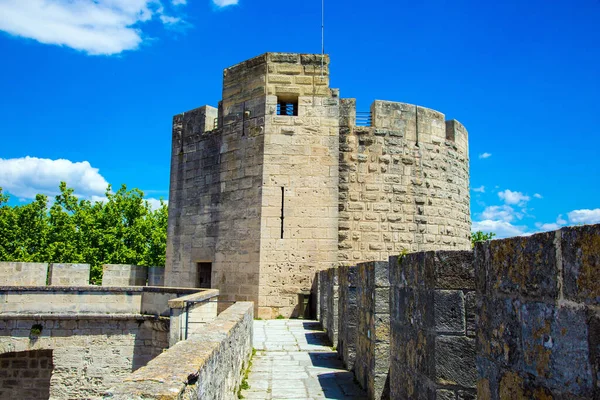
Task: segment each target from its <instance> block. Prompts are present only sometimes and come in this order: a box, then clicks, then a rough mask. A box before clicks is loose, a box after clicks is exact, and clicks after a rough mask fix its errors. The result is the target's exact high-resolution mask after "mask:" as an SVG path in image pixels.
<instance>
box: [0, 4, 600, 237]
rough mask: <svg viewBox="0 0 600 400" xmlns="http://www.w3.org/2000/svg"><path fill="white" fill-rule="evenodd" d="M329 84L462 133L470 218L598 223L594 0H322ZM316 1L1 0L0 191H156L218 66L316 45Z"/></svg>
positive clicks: (502, 225)
mask: <svg viewBox="0 0 600 400" xmlns="http://www.w3.org/2000/svg"><path fill="white" fill-rule="evenodd" d="M325 9H326V10H325V14H326V34H325V37H326V39H325V41H326V44H325V47H326V52H327V53H328V54H330V56H331V85H332V87H338V88H340V89H341V96H342V97H355V98H357V101H358V106H359V110H360V109H363V110H365V111H366V110H368V108H369V105H370V103H371V102H372V101H373V100H375V99H380V100H393V101H401V102H407V103H414V104H418V105H421V106H425V107H430V108H433V109H436V110H439V111H441V112H443V113H444V114H446V117H447V118H456V119H458V120H459V121H461V122H462V123H463V124H465V126H466V127H467V129H468V130H469V136H470V156H471V195H472V197H471V210H472V219H473V226H474V229H483V230H485V231H495V232H496V233H497V234H498V236H500V237H504V236H512V235H517V234H528V233H532V232H536V231H540V230H548V229H555V228H557V227H558V226H562V225H572V224H582V223H598V222H600V200H599V198H600V187H599V186H600V185H599V179H598V178H599V177H600V166H599V158H600V157H599V156H600V135H599V133H600V132H599V131H600V128H599V126H600V124H599V123H598V117H599V116H600V96H599V94H600V73H599V70H600V68H599V65H600V24H599V23H598V21H599V20H600V1H598V0H574V1H564V0H553V1H547V0H544V1H542V0H528V1H522V0H508V1H502V2H482V1H462V0H457V1H443V0H425V1H417V2H415V1H413V2H402V1H389V2H376V3H372V2H364V1H361V2H359V1H354V0H347V1H343V2H342V1H334V0H326V4H325ZM320 11H321V2H320V0H303V1H297V2H275V1H266V0H212V1H211V0H187V1H186V0H95V1H92V0H77V1H67V0H27V1H23V0H0V31H2V32H0V54H2V62H0V93H1V96H0V101H1V102H2V103H1V107H0V137H1V141H0V186H1V187H4V190H5V191H8V192H9V193H11V194H12V195H13V202H15V203H18V201H19V200H20V199H21V200H24V201H29V199H31V198H32V197H33V196H34V194H35V193H38V192H40V193H46V194H53V192H54V191H56V188H57V186H58V182H59V181H60V180H66V181H67V182H68V184H69V185H70V186H72V187H74V188H75V189H76V192H77V193H79V194H80V195H82V196H86V197H89V198H101V197H102V195H103V192H104V188H105V186H106V184H107V183H111V184H112V185H113V186H119V185H120V184H121V183H126V184H127V185H128V186H129V187H138V188H140V189H142V190H144V191H145V192H146V193H147V195H148V197H150V198H154V199H157V198H159V197H163V198H165V199H166V198H168V187H169V154H170V145H171V144H170V140H171V118H172V116H173V115H174V114H177V113H179V112H182V111H186V110H189V109H192V108H195V107H198V106H201V105H204V104H211V105H216V104H217V102H218V100H219V99H220V95H221V78H222V70H223V68H226V67H228V66H230V65H233V64H236V63H238V62H240V61H243V60H245V59H248V58H250V57H253V56H256V55H259V54H262V53H264V52H267V51H285V52H305V53H319V52H320V47H321V37H320V21H321V17H320Z"/></svg>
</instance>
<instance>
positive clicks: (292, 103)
mask: <svg viewBox="0 0 600 400" xmlns="http://www.w3.org/2000/svg"><path fill="white" fill-rule="evenodd" d="M277 115H288V116H297V115H298V96H291V95H280V96H277Z"/></svg>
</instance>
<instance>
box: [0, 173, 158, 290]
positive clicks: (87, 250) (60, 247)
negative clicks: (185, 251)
mask: <svg viewBox="0 0 600 400" xmlns="http://www.w3.org/2000/svg"><path fill="white" fill-rule="evenodd" d="M8 200H9V196H8V195H6V194H4V193H3V191H2V188H0V260H1V261H29V262H56V263H59V262H62V263H87V264H90V265H91V276H90V279H91V281H92V282H93V283H100V282H101V280H102V264H135V265H146V266H164V265H165V251H166V243H167V215H168V214H167V205H166V203H164V202H162V201H161V205H160V207H159V208H158V209H156V210H152V209H151V207H150V205H149V203H148V202H147V201H146V200H144V193H143V192H142V191H141V190H139V189H131V190H127V187H126V186H125V185H122V186H121V188H120V189H119V190H118V191H117V192H115V193H112V191H111V187H110V186H109V187H108V188H107V190H106V201H103V202H91V201H89V200H83V199H82V200H80V199H78V198H77V196H75V194H74V193H73V189H71V188H68V187H67V185H66V183H64V182H61V184H60V194H59V195H58V196H56V199H55V201H54V204H52V206H50V207H49V206H48V198H47V196H44V195H41V194H38V195H37V196H36V198H35V200H34V201H32V202H31V203H29V204H25V205H19V206H9V205H8Z"/></svg>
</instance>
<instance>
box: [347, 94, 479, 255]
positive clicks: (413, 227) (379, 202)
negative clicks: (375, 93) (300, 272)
mask: <svg viewBox="0 0 600 400" xmlns="http://www.w3.org/2000/svg"><path fill="white" fill-rule="evenodd" d="M355 104H356V103H355V100H354V99H342V101H341V105H340V136H339V137H340V185H339V192H340V222H339V240H340V242H339V250H340V251H339V255H340V263H341V264H344V265H350V264H352V263H356V262H361V261H375V260H379V259H385V258H386V257H388V256H390V255H392V254H394V253H396V254H397V253H399V252H403V251H419V250H436V249H468V248H469V246H470V211H469V157H468V138H467V131H466V129H465V128H464V126H463V125H462V124H460V123H459V122H458V121H455V120H452V121H446V120H445V116H444V114H442V113H440V112H438V111H435V110H431V109H428V108H424V107H419V106H415V105H412V104H406V103H396V102H389V101H379V100H378V101H375V102H374V103H373V104H372V105H371V112H370V119H371V124H370V126H356V114H357V113H356V105H355ZM363 121H364V120H363Z"/></svg>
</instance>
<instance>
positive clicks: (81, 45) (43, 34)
mask: <svg viewBox="0 0 600 400" xmlns="http://www.w3.org/2000/svg"><path fill="white" fill-rule="evenodd" d="M173 4H185V1H183V2H182V0H173ZM154 16H158V17H160V19H161V20H162V21H163V23H165V24H168V25H172V24H173V23H175V22H176V21H175V20H177V21H181V19H180V18H178V17H171V16H167V15H164V8H163V7H162V5H161V3H160V0H77V1H73V0H0V30H2V31H4V32H7V33H9V34H11V35H15V36H21V37H24V38H28V39H34V40H37V41H38V42H40V43H44V44H54V45H59V46H67V47H71V48H73V49H76V50H79V51H83V52H86V53H88V54H92V55H111V54H119V53H121V52H123V51H125V50H135V49H137V48H138V47H139V46H140V44H141V43H142V42H143V41H144V36H145V35H144V34H143V32H142V30H141V25H142V24H143V23H145V22H148V21H150V20H152V19H153V18H154Z"/></svg>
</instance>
